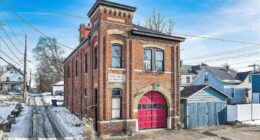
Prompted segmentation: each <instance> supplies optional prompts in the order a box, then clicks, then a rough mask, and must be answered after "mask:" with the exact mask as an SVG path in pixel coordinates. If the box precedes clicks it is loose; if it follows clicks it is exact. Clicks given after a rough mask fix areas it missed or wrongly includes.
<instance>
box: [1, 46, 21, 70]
mask: <svg viewBox="0 0 260 140" xmlns="http://www.w3.org/2000/svg"><path fill="white" fill-rule="evenodd" d="M0 52H1V53H2V54H3V55H4V56H6V57H7V58H8V59H10V60H11V61H13V62H14V63H15V64H16V65H18V66H20V67H22V66H21V65H20V63H18V62H16V61H15V60H14V59H13V58H11V57H10V56H9V55H7V54H6V53H5V52H3V51H2V50H1V49H0Z"/></svg>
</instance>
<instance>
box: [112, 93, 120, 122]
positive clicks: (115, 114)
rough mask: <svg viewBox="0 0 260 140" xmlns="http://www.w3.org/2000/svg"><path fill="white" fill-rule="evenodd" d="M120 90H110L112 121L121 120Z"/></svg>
mask: <svg viewBox="0 0 260 140" xmlns="http://www.w3.org/2000/svg"><path fill="white" fill-rule="evenodd" d="M121 103H122V90H121V89H119V88H114V89H113V90H112V119H121V118H122V111H121V109H122V107H121Z"/></svg>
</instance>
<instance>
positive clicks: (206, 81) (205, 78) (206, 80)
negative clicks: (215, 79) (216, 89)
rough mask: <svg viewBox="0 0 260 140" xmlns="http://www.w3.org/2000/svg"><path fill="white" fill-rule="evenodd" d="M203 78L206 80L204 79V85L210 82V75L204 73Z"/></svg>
mask: <svg viewBox="0 0 260 140" xmlns="http://www.w3.org/2000/svg"><path fill="white" fill-rule="evenodd" d="M203 78H204V79H203V80H204V83H208V82H209V75H208V73H207V72H205V73H204V75H203Z"/></svg>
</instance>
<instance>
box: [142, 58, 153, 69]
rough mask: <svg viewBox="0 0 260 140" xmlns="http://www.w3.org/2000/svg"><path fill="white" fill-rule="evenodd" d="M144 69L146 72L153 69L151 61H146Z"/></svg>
mask: <svg viewBox="0 0 260 140" xmlns="http://www.w3.org/2000/svg"><path fill="white" fill-rule="evenodd" d="M144 69H145V70H151V69H152V65H151V61H150V60H144Z"/></svg>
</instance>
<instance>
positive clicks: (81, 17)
mask: <svg viewBox="0 0 260 140" xmlns="http://www.w3.org/2000/svg"><path fill="white" fill-rule="evenodd" d="M11 3H12V5H16V6H20V7H25V8H30V9H32V10H34V11H43V12H45V13H48V14H55V15H63V16H68V17H73V18H79V19H87V20H89V18H87V17H83V16H79V15H75V14H68V13H64V12H57V11H53V10H48V11H46V10H42V9H38V8H35V7H31V6H28V5H21V4H17V3H13V2H11Z"/></svg>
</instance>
